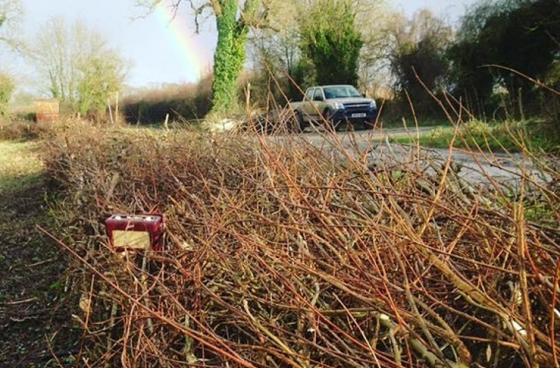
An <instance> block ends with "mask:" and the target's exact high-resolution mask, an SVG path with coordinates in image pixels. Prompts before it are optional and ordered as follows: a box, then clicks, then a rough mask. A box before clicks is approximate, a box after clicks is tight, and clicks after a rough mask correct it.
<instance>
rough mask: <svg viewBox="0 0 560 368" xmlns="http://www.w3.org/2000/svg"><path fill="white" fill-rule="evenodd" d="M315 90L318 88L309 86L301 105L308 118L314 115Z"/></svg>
mask: <svg viewBox="0 0 560 368" xmlns="http://www.w3.org/2000/svg"><path fill="white" fill-rule="evenodd" d="M315 90H316V88H309V89H308V90H307V91H306V92H305V97H304V98H303V103H302V105H301V110H302V112H303V114H304V115H305V117H306V120H307V118H309V117H311V116H313V115H312V114H313V112H314V109H313V95H314V94H315Z"/></svg>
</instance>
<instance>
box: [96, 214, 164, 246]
mask: <svg viewBox="0 0 560 368" xmlns="http://www.w3.org/2000/svg"><path fill="white" fill-rule="evenodd" d="M163 225H164V224H163V215H113V216H111V217H109V218H108V219H106V220H105V228H106V230H107V236H108V237H109V242H110V243H111V245H112V246H113V247H114V248H115V250H117V251H124V250H148V249H152V250H155V251H162V250H163Z"/></svg>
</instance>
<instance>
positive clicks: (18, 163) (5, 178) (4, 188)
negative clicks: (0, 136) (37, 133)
mask: <svg viewBox="0 0 560 368" xmlns="http://www.w3.org/2000/svg"><path fill="white" fill-rule="evenodd" d="M38 149H39V143H37V142H30V141H26V142H21V141H0V193H13V192H15V191H18V190H22V189H25V188H28V187H31V186H33V185H34V184H36V183H37V181H39V180H40V179H41V175H42V173H43V169H44V168H43V164H42V162H41V160H40V159H39V158H38V157H37V155H36V153H37V151H38Z"/></svg>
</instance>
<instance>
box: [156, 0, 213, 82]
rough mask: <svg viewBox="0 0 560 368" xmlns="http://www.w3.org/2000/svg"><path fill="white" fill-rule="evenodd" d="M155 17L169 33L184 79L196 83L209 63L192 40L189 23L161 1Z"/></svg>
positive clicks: (166, 2) (192, 34)
mask: <svg viewBox="0 0 560 368" xmlns="http://www.w3.org/2000/svg"><path fill="white" fill-rule="evenodd" d="M155 15H156V17H157V18H158V20H159V21H160V22H162V23H163V25H164V27H165V29H166V30H167V31H168V32H169V35H170V38H171V40H172V41H171V42H172V43H173V45H174V47H175V48H176V50H177V53H178V54H179V56H180V57H181V59H182V60H183V62H184V66H185V73H186V74H185V75H184V77H185V79H186V80H187V81H188V82H198V81H199V80H200V79H201V77H202V76H203V75H204V74H205V73H206V72H207V70H205V69H208V65H209V61H208V60H205V54H204V52H203V51H202V50H201V49H200V48H199V46H198V45H197V43H196V42H195V39H194V31H193V30H192V29H191V28H190V27H189V26H188V24H189V21H188V20H186V19H182V17H180V16H179V13H177V14H175V13H174V12H173V6H172V5H170V4H169V1H168V0H164V1H161V2H159V3H158V4H157V6H156V8H155Z"/></svg>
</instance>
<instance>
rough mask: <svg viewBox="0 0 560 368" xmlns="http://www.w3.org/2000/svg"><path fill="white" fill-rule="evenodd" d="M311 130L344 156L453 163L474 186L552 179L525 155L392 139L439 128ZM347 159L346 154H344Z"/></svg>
mask: <svg viewBox="0 0 560 368" xmlns="http://www.w3.org/2000/svg"><path fill="white" fill-rule="evenodd" d="M312 129H313V128H308V129H307V130H306V133H304V134H303V136H304V137H305V139H308V140H309V141H310V142H311V143H312V144H314V145H317V146H320V147H322V148H323V149H325V150H327V151H330V152H332V154H333V155H335V154H340V153H341V152H340V150H341V148H342V149H344V150H346V152H347V153H349V154H351V155H359V157H360V158H361V159H365V160H367V161H368V162H369V163H375V164H380V163H381V164H383V163H384V164H390V165H395V164H400V165H416V166H417V165H418V163H419V162H420V163H421V164H423V165H424V166H427V164H428V163H430V164H432V165H433V164H434V162H435V163H437V165H444V164H445V163H447V162H450V163H452V167H453V168H454V169H455V170H457V171H458V172H459V176H461V177H462V178H463V179H465V180H466V181H468V182H469V183H471V184H489V185H493V186H495V185H499V186H503V185H506V186H508V187H517V186H518V185H519V184H520V183H521V182H522V180H525V181H530V182H536V183H542V182H545V181H548V180H550V178H549V177H548V176H547V175H546V174H545V173H543V172H541V170H539V167H538V165H536V164H535V163H534V162H533V161H532V160H531V159H530V158H529V157H525V156H523V155H522V154H519V153H515V154H501V153H491V152H470V151H466V150H462V149H457V148H453V149H431V148H424V147H419V146H417V145H402V144H397V143H391V140H390V138H396V137H402V136H411V137H414V136H416V135H417V134H426V133H429V132H430V131H431V130H434V129H436V128H435V127H419V128H415V127H413V128H408V129H404V128H398V129H383V130H377V129H375V130H357V131H353V132H337V133H336V136H333V135H332V134H328V133H325V132H324V131H322V130H320V129H313V130H312ZM341 156H343V155H341Z"/></svg>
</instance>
